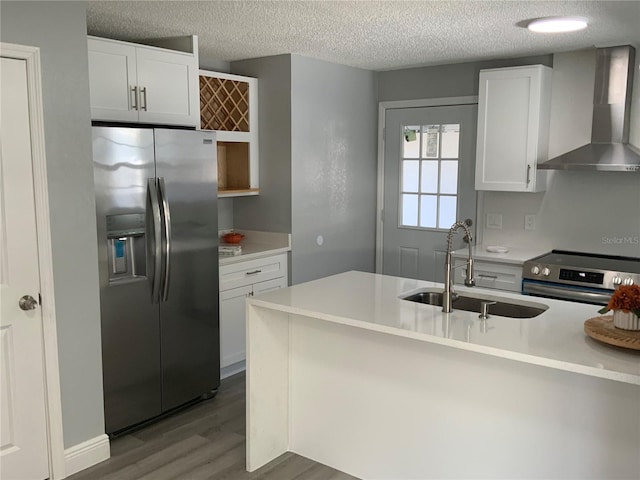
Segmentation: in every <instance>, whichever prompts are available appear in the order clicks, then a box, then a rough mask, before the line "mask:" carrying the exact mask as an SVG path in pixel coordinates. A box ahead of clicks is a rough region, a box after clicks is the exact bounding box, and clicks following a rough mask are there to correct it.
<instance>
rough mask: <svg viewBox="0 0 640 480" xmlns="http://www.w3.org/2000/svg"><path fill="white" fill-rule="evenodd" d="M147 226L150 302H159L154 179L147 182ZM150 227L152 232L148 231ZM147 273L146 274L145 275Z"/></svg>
mask: <svg viewBox="0 0 640 480" xmlns="http://www.w3.org/2000/svg"><path fill="white" fill-rule="evenodd" d="M146 223H147V225H146V227H145V229H146V230H147V231H146V232H145V235H146V237H147V269H149V268H150V267H151V266H153V275H150V276H149V278H150V279H151V301H152V302H153V303H158V302H159V301H160V298H159V297H160V273H161V269H162V250H161V246H162V245H161V244H162V231H161V229H160V227H161V226H160V223H161V218H160V202H159V200H158V190H157V188H156V179H155V178H150V179H148V180H147V221H146ZM149 227H151V230H152V231H149ZM148 274H149V273H148V272H147V275H148Z"/></svg>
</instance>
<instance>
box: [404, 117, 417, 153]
mask: <svg viewBox="0 0 640 480" xmlns="http://www.w3.org/2000/svg"><path fill="white" fill-rule="evenodd" d="M402 137H403V139H402V157H403V158H420V127H419V126H417V125H413V126H407V127H404V128H403V132H402Z"/></svg>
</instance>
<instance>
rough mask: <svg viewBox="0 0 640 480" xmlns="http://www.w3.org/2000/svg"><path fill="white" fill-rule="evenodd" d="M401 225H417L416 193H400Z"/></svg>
mask: <svg viewBox="0 0 640 480" xmlns="http://www.w3.org/2000/svg"><path fill="white" fill-rule="evenodd" d="M402 225H406V226H408V227H417V226H418V195H407V194H404V195H402Z"/></svg>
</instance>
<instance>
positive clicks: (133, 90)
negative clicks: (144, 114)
mask: <svg viewBox="0 0 640 480" xmlns="http://www.w3.org/2000/svg"><path fill="white" fill-rule="evenodd" d="M129 89H130V92H129V93H130V95H129V99H130V102H131V109H132V110H138V87H136V86H133V87H129Z"/></svg>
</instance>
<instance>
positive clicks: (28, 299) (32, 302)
mask: <svg viewBox="0 0 640 480" xmlns="http://www.w3.org/2000/svg"><path fill="white" fill-rule="evenodd" d="M18 305H20V308H21V309H22V310H35V308H36V307H37V306H38V301H37V300H36V299H35V298H33V297H32V296H31V295H25V296H23V297H22V298H20V301H19V302H18Z"/></svg>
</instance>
